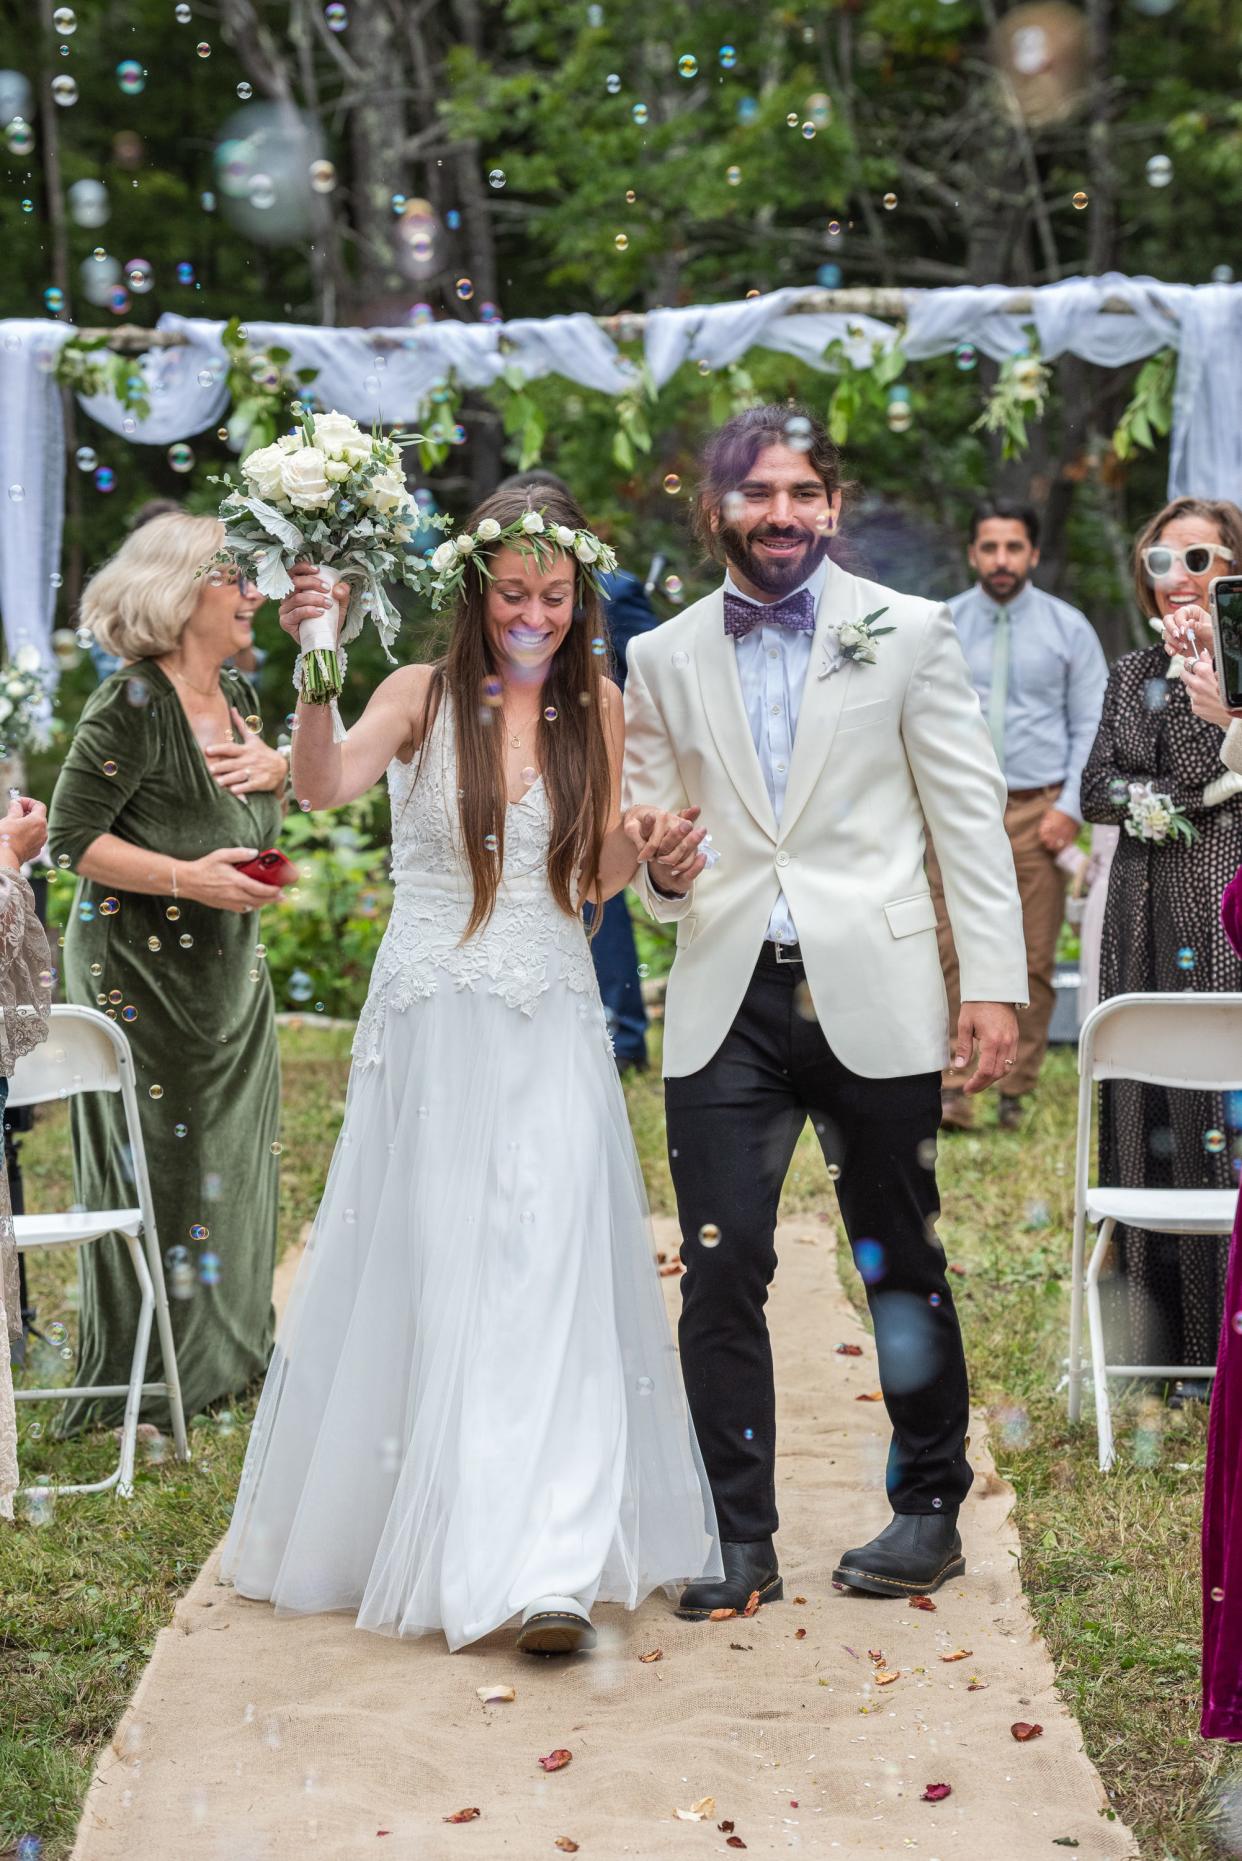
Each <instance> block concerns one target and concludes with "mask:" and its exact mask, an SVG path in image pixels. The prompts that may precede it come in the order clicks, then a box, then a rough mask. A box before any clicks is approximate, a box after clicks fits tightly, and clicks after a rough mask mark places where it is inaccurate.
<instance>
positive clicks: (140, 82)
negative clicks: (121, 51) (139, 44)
mask: <svg viewBox="0 0 1242 1861" xmlns="http://www.w3.org/2000/svg"><path fill="white" fill-rule="evenodd" d="M116 81H117V83H118V84H119V85H120V87H121V89H122V90H123V91H124V92H125V95H126V96H127V97H137V96H138V95H139V93H140V92H141V91H143V90H144V89H145V88H146V82H147V74H146V72H145V71H144V69H143V67H142V66H141V65H140V64H139V63H138V60H137V59H136V58H123V59H122V60H121V62H120V64H119V65H118V66H117V68H116Z"/></svg>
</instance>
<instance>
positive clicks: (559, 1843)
mask: <svg viewBox="0 0 1242 1861" xmlns="http://www.w3.org/2000/svg"><path fill="white" fill-rule="evenodd" d="M552 1846H553V1847H554V1848H559V1849H560V1851H561V1853H562V1854H563V1855H576V1854H577V1852H578V1844H577V1842H575V1841H573V1840H571V1838H570V1837H569V1836H568V1835H558V1836H557V1838H556V1840H555V1841H554V1842H553V1844H552Z"/></svg>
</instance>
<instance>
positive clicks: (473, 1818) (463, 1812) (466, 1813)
mask: <svg viewBox="0 0 1242 1861" xmlns="http://www.w3.org/2000/svg"><path fill="white" fill-rule="evenodd" d="M482 1814H483V1811H482V1810H481V1809H459V1810H458V1812H457V1814H456V1815H455V1816H441V1818H440V1820H441V1822H477V1821H478V1819H479V1817H480V1816H481V1815H482Z"/></svg>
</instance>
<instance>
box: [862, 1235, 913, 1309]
mask: <svg viewBox="0 0 1242 1861" xmlns="http://www.w3.org/2000/svg"><path fill="white" fill-rule="evenodd" d="M854 1264H855V1266H856V1267H857V1268H858V1271H859V1274H860V1275H861V1277H862V1281H863V1284H864V1285H865V1286H874V1285H875V1284H876V1283H877V1281H879V1280H881V1279H883V1277H884V1247H883V1243H882V1242H880V1241H873V1240H861V1241H855V1242H854ZM893 1296H895V1295H893ZM909 1296H913V1295H909Z"/></svg>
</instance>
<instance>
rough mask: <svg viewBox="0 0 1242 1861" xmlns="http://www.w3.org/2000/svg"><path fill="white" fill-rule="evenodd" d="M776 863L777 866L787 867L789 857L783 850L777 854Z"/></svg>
mask: <svg viewBox="0 0 1242 1861" xmlns="http://www.w3.org/2000/svg"><path fill="white" fill-rule="evenodd" d="M776 863H777V865H778V866H787V865H788V864H789V855H788V853H786V852H785V850H784V848H782V849H781V851H780V852H779V853H778V854H777V856H776Z"/></svg>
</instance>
